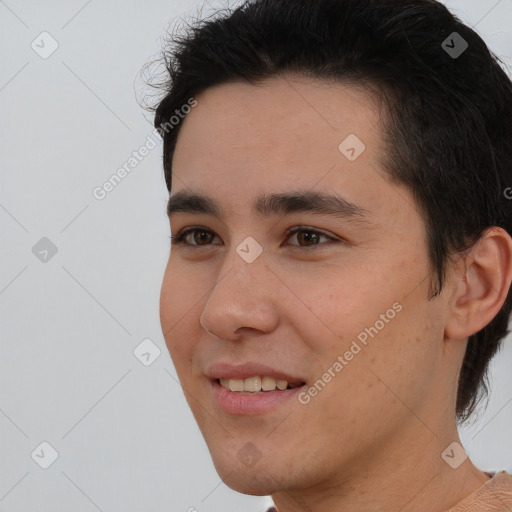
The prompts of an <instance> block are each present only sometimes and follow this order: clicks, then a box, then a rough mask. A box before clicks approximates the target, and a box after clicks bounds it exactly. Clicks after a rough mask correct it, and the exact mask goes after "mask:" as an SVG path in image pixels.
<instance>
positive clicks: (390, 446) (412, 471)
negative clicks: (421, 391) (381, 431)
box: [272, 416, 489, 512]
mask: <svg viewBox="0 0 512 512" xmlns="http://www.w3.org/2000/svg"><path fill="white" fill-rule="evenodd" d="M425 417H429V416H425ZM430 417H432V416H430ZM453 425H454V426H453V427H452V428H450V429H449V431H445V433H444V434H443V435H442V436H440V435H439V434H436V432H442V429H441V428H439V426H437V428H432V427H430V426H427V425H426V424H424V423H422V422H421V420H419V419H415V420H414V421H412V422H411V425H409V428H406V429H404V430H402V431H401V432H400V433H399V435H397V436H396V437H395V438H394V439H393V440H392V441H390V442H389V443H387V444H386V447H385V448H377V449H375V450H373V451H371V457H366V458H365V459H364V460H363V458H361V459H360V460H359V461H358V463H357V464H355V465H354V464H351V466H350V467H348V468H340V467H339V466H338V467H337V468H336V470H335V471H334V472H335V473H336V474H335V475H333V477H332V479H331V480H330V481H329V482H325V481H323V482H318V483H316V484H312V486H311V487H309V488H308V489H304V488H301V489H290V488H289V489H287V490H285V491H279V492H277V493H275V494H273V495H272V499H273V501H274V503H275V506H276V507H277V510H278V512H320V511H321V512H339V511H341V510H353V511H357V512H389V511H390V510H395V511H400V512H446V511H448V510H449V509H450V508H452V507H454V506H455V505H456V504H457V503H459V502H460V501H462V500H463V499H465V498H466V497H468V496H469V495H470V494H471V493H473V492H474V491H476V490H477V489H478V488H479V487H481V486H482V485H483V484H484V483H485V482H486V481H488V480H489V477H488V476H487V475H486V474H485V473H483V472H482V471H480V470H479V469H478V468H476V467H475V466H474V465H473V463H472V462H471V461H470V459H468V458H466V455H465V453H464V452H463V451H462V450H463V449H462V448H461V446H459V447H458V450H459V451H457V447H456V448H455V450H453V452H452V451H451V450H450V451H448V452H446V449H447V447H449V445H451V444H452V443H453V442H457V443H458V444H459V445H461V442H460V438H459V435H458V432H457V428H456V426H455V420H454V421H453ZM342 449H343V447H340V450H342ZM443 452H444V453H445V458H446V459H447V460H450V461H451V462H452V464H455V463H457V462H460V461H462V460H464V459H465V460H464V462H462V463H461V464H460V465H459V466H458V467H457V468H455V469H454V468H452V467H451V466H450V465H449V464H448V463H447V462H446V461H445V459H443V458H442V457H441V454H443Z"/></svg>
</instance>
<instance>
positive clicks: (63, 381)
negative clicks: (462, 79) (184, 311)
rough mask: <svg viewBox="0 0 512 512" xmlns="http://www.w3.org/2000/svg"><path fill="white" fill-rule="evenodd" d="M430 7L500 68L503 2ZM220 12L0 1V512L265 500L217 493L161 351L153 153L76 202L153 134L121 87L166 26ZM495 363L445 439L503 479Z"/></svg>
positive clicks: (132, 95)
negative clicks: (41, 253) (450, 13)
mask: <svg viewBox="0 0 512 512" xmlns="http://www.w3.org/2000/svg"><path fill="white" fill-rule="evenodd" d="M447 4H448V5H449V7H451V8H453V9H454V10H455V11H456V12H457V13H458V14H459V15H460V16H461V17H462V19H463V20H464V21H466V22H468V23H470V24H471V25H473V26H475V27H476V29H477V31H478V32H479V33H480V34H481V35H482V36H483V37H484V39H485V40H486V41H487V42H488V44H489V45H490V46H491V48H492V49H493V50H494V51H495V52H496V53H498V54H499V55H500V56H502V57H503V58H504V59H505V60H506V61H507V62H508V63H509V64H510V63H511V62H512V58H511V56H512V31H511V29H510V27H511V26H512V23H511V21H512V0H500V1H495V0H493V1H490V2H487V1H486V2H482V1H478V0H473V1H468V0H460V1H449V2H447ZM219 5H220V6H225V5H227V4H225V3H222V2H216V3H213V2H210V3H208V4H205V3H204V2H202V1H201V2H199V1H194V2H185V1H178V0H171V1H165V2H164V1H161V0H158V1H157V0H152V1H150V2H144V3H143V2H135V1H130V2H123V3H121V2H114V1H112V0H110V1H103V2H101V1H99V0H92V1H91V0H89V1H87V2H86V1H84V0H73V1H67V2H64V1H57V0H51V1H47V2H36V1H33V0H5V1H2V0H0V34H1V36H0V37H1V52H0V53H1V55H0V108H1V117H2V124H1V134H0V150H1V153H0V154H1V156H2V159H1V164H0V169H1V171H0V172H1V180H0V229H1V235H2V237H1V260H0V261H1V265H0V343H1V352H0V511H4V512H27V511H28V510H30V511H32V512H49V511H52V512H58V511H62V512H64V511H70V510H73V512H82V511H83V512H94V511H96V510H100V511H103V512H117V511H119V512H120V511H123V512H131V511H152V512H160V511H164V510H165V511H169V510H172V511H183V512H186V511H188V510H189V509H190V508H191V507H194V508H195V509H196V510H197V511H198V512H220V511H221V510H222V511H224V512H229V511H231V512H235V511H238V510H245V511H248V512H251V511H254V512H256V511H262V510H264V509H265V507H266V505H267V503H268V499H267V498H257V497H249V496H245V495H241V494H238V493H236V492H234V491H232V490H230V489H229V488H228V487H226V486H225V485H224V484H223V483H222V482H221V480H220V478H219V476H218V475H217V473H216V471H215V469H214V466H213V464H212V462H211V459H210V455H209V452H208V449H207V447H206V444H205V443H204V441H203V438H202V436H201V434H200V431H199V429H198V427H197V425H196V423H195V421H194V419H193V416H192V414H191V413H190V411H189V408H188V406H187V404H186V401H185V398H184V396H183V393H182V390H181V388H180V386H179V384H178V383H177V380H176V377H175V371H174V368H173V365H172V362H171V360H170V357H169V354H168V352H167V350H166V347H165V343H164V340H163V336H162V333H161V330H160V324H159V317H158V296H159V290H160V283H161V279H162V275H163V271H164V268H165V264H166V261H167V257H168V251H169V234H170V233H169V228H168V223H167V220H166V217H165V202H166V189H165V184H164V181H163V173H162V169H161V143H159V145H158V146H157V147H156V148H155V149H153V150H152V151H150V154H149V155H148V156H147V157H146V158H145V159H144V160H143V161H141V162H140V163H139V164H138V166H137V167H136V168H134V169H133V171H132V172H131V173H130V174H129V175H128V176H127V177H126V178H125V179H124V180H123V181H122V183H120V184H119V185H118V186H117V187H116V188H115V189H114V190H113V191H112V192H110V193H109V194H108V195H107V196H106V198H105V199H103V200H101V201H100V200H97V199H95V198H94V197H93V195H92V191H93V189H94V188H95V187H97V186H101V185H102V183H104V182H105V181H106V180H107V179H108V178H109V177H110V176H111V175H112V174H113V173H114V172H115V171H116V170H117V169H118V168H119V167H120V166H122V164H123V163H125V162H126V161H127V160H128V158H129V157H130V156H132V152H133V151H135V150H137V149H138V148H139V147H140V146H141V145H142V144H144V142H145V141H146V138H147V136H148V135H150V134H151V133H152V130H153V128H152V125H151V124H150V123H149V122H148V120H147V119H146V118H147V117H148V116H147V114H145V113H144V112H143V111H142V110H141V108H140V106H139V103H138V101H137V99H136V98H139V100H140V96H141V95H140V93H141V90H142V89H141V88H142V85H141V81H140V79H139V78H138V75H139V72H140V70H141V68H142V66H143V65H144V64H145V63H146V62H148V61H150V60H151V59H153V58H155V57H158V54H159V51H160V47H161V42H162V36H163V35H164V30H165V28H166V27H167V25H168V23H173V20H174V19H175V18H176V17H182V16H184V15H196V14H198V13H199V12H200V11H199V7H200V6H204V9H205V10H204V12H205V13H207V12H209V10H210V9H212V8H214V7H216V6H219ZM231 5H235V3H234V2H232V3H231ZM171 26H172V25H171ZM43 31H47V32H49V33H50V34H51V36H52V37H53V38H54V39H55V40H56V41H57V42H58V45H59V47H58V49H57V50H56V51H55V53H53V54H52V55H51V56H50V57H49V58H47V59H42V58H41V57H40V56H39V55H38V54H37V53H36V52H35V51H34V50H33V49H32V48H31V43H32V41H33V40H36V42H37V41H38V39H37V38H38V36H39V34H40V33H41V32H43ZM46 44H48V41H47V43H46ZM41 45H42V44H41V43H40V46H41ZM46 49H48V46H46ZM153 138H154V139H156V137H154V136H153ZM42 237H48V238H49V239H50V240H51V241H52V242H53V243H54V244H55V246H56V247H57V249H58V252H57V254H56V255H55V256H53V257H52V258H51V259H49V261H47V262H46V263H43V262H41V261H40V260H39V259H38V258H36V256H35V255H34V254H33V252H32V247H33V246H34V245H35V244H36V243H37V242H38V241H39V240H40V239H41V238H42ZM148 338H149V339H150V340H152V342H153V343H154V345H155V346H156V347H158V348H159V349H160V351H161V354H160V356H159V357H158V358H157V359H156V360H155V361H154V362H153V363H152V364H151V365H149V366H145V365H143V364H142V363H141V361H140V360H138V359H137V358H136V357H135V356H134V353H133V351H134V349H135V348H136V347H137V346H138V345H139V344H140V343H141V342H142V340H145V339H148ZM146 358H147V356H146ZM511 362H512V345H511V342H510V339H507V342H506V348H505V349H504V351H502V353H501V354H500V355H499V356H498V357H497V358H496V359H495V361H494V363H493V365H492V385H493V392H492V398H491V400H490V402H489V405H488V409H487V412H486V413H485V414H484V415H483V416H482V417H481V419H480V420H479V421H478V422H477V423H476V424H475V425H474V426H473V427H471V428H467V429H464V430H463V431H462V432H461V435H462V439H463V443H464V445H465V447H466V448H467V450H468V451H469V454H470V456H471V457H472V459H473V461H474V462H475V464H477V465H478V466H479V467H480V468H482V469H484V470H502V469H508V470H509V471H512V436H511V435H510V433H511V430H512V429H511V425H512V405H511V401H512V372H511V371H510V368H511ZM43 441H46V442H48V443H49V444H50V445H51V446H53V448H54V449H55V450H56V451H57V452H58V458H57V460H56V461H55V462H54V463H53V464H52V465H51V466H50V467H49V468H48V469H42V468H41V467H40V466H39V465H38V464H36V462H35V460H34V459H33V458H32V457H31V453H32V452H33V451H34V450H36V453H39V459H37V456H36V455H35V456H34V458H35V459H36V460H39V461H42V460H43V459H44V458H45V457H48V456H49V453H50V452H49V451H48V449H46V452H45V453H44V456H43V452H44V446H43V452H41V451H40V450H41V448H40V447H39V445H40V443H41V442H43ZM38 450H39V451H38Z"/></svg>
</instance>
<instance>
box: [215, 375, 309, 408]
mask: <svg viewBox="0 0 512 512" xmlns="http://www.w3.org/2000/svg"><path fill="white" fill-rule="evenodd" d="M211 382H212V391H213V396H214V399H215V401H216V402H217V404H218V405H219V407H220V408H221V409H222V410H223V411H224V412H226V413H228V414H261V413H265V412H269V411H271V410H273V409H275V408H276V407H277V406H278V405H281V404H283V403H284V402H286V401H288V400H291V399H292V398H294V397H296V396H297V395H298V394H299V393H300V392H301V391H302V389H303V388H304V387H305V385H302V386H299V387H297V388H293V389H284V390H282V391H263V392H261V393H251V394H249V393H239V392H236V391H229V389H226V388H225V387H223V386H221V385H220V383H218V382H217V381H216V380H214V381H211Z"/></svg>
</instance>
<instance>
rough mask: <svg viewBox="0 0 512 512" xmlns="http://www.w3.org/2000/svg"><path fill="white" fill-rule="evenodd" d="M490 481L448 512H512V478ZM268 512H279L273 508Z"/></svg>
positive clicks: (498, 476) (499, 476)
mask: <svg viewBox="0 0 512 512" xmlns="http://www.w3.org/2000/svg"><path fill="white" fill-rule="evenodd" d="M486 474H487V475H488V476H489V477H491V479H490V480H487V482H485V484H483V485H482V487H480V488H479V489H477V490H476V491H475V492H474V493H473V494H470V495H469V496H468V497H467V498H465V499H463V500H462V501H460V502H459V503H458V504H457V505H455V507H453V508H451V509H450V510H449V511H447V512H512V476H511V475H509V474H508V473H506V472H505V471H502V472H501V473H496V474H495V475H494V476H493V473H486ZM267 512H277V509H276V508H274V507H271V508H269V509H268V510H267Z"/></svg>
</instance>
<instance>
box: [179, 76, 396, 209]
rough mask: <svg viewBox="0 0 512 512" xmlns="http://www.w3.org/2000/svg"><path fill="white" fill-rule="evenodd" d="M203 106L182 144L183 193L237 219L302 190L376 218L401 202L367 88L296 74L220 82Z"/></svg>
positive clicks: (187, 123)
mask: <svg viewBox="0 0 512 512" xmlns="http://www.w3.org/2000/svg"><path fill="white" fill-rule="evenodd" d="M196 99H197V102H198V104H197V106H196V107H195V108H194V109H193V110H192V111H191V113H190V114H188V115H187V117H186V118H185V120H184V121H183V125H182V127H181V129H180V134H179V137H178V141H177V144H176V149H175V153H174V158H173V176H172V191H173V194H175V193H177V192H180V193H184V192H186V191H188V192H192V193H201V194H202V195H208V196H210V197H212V198H216V199H217V200H218V201H217V202H218V203H225V202H228V203H229V205H230V206H232V208H230V209H231V210H232V211H233V212H236V211H237V210H239V211H241V210H240V209H241V208H243V209H244V210H246V211H247V212H249V211H250V210H252V211H253V212H254V211H255V209H254V204H255V202H256V198H257V197H262V196H265V195H269V194H271V193H272V194H286V193H290V192H291V191H292V190H300V191H302V192H304V191H312V192H318V193H325V194H326V193H329V192H334V193H335V194H338V195H339V196H342V197H343V198H345V199H346V200H347V201H348V202H350V203H352V204H358V205H359V206H360V207H361V208H362V209H364V210H366V211H367V212H371V211H374V212H378V210H379V207H380V206H384V205H385V203H386V201H387V206H390V205H391V203H389V201H388V198H386V195H389V194H391V195H396V191H394V188H396V185H395V186H394V188H393V187H392V186H391V185H390V183H389V181H388V180H387V179H386V173H385V171H384V168H383V166H382V164H381V161H382V156H383V153H384V145H383V142H382V140H381V135H380V122H379V121H380V110H379V106H378V102H377V100H376V99H375V98H374V97H372V96H371V95H370V94H369V93H368V92H367V91H365V90H363V89H362V88H359V87H355V86H350V85H346V84H340V83H332V82H327V81H323V80H318V79H312V78H307V77H301V76H299V77H294V76H288V77H274V78H271V79H267V80H265V81H263V82H261V83H258V84H255V85H252V84H248V83H245V82H232V83H225V84H220V85H217V86H215V87H212V88H209V89H207V90H205V91H203V92H202V93H201V94H199V95H198V96H197V98H196ZM260 206H261V204H260Z"/></svg>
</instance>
